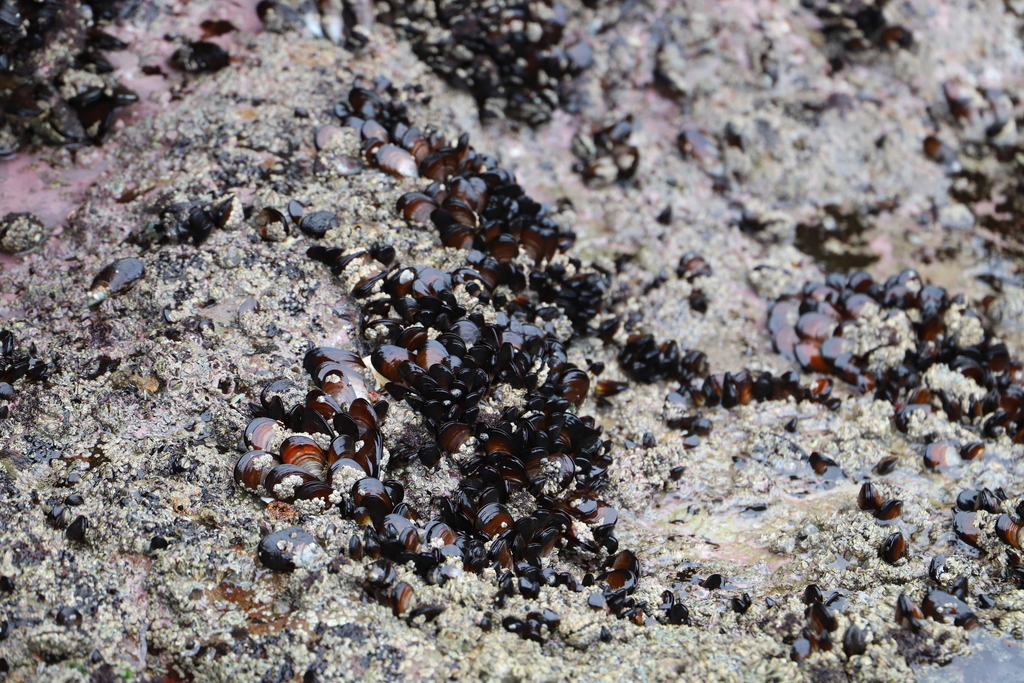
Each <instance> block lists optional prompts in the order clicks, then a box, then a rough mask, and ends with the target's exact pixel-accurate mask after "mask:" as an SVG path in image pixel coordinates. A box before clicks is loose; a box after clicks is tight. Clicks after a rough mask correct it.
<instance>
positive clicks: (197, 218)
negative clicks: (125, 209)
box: [135, 195, 242, 247]
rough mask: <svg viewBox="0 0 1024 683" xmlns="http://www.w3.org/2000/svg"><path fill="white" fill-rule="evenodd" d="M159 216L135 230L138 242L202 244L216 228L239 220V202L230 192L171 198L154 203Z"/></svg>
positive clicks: (148, 243)
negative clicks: (172, 200) (209, 198)
mask: <svg viewBox="0 0 1024 683" xmlns="http://www.w3.org/2000/svg"><path fill="white" fill-rule="evenodd" d="M153 211H154V212H158V214H159V220H158V221H154V222H153V223H152V224H151V225H150V226H148V227H147V228H146V229H144V230H143V231H142V232H141V233H139V234H138V235H137V236H136V237H135V240H136V241H137V242H139V243H140V244H142V245H150V244H154V243H157V244H178V243H182V242H191V243H192V244H193V245H194V246H197V247H198V246H199V245H201V244H203V243H204V242H205V241H206V240H207V239H208V238H209V237H210V235H211V234H212V233H213V231H214V230H215V229H217V228H223V227H225V226H228V225H230V224H234V223H238V222H239V221H241V220H242V206H241V203H240V202H239V201H238V199H236V198H235V197H234V196H233V195H229V196H228V197H226V198H223V199H220V200H218V201H216V202H212V203H211V202H204V201H189V202H175V203H172V204H169V205H164V206H160V207H156V208H154V209H153Z"/></svg>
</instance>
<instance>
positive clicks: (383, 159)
mask: <svg viewBox="0 0 1024 683" xmlns="http://www.w3.org/2000/svg"><path fill="white" fill-rule="evenodd" d="M374 154H375V159H376V160H377V164H378V165H379V166H380V167H381V168H382V169H383V170H385V171H387V172H388V173H390V174H391V175H393V176H397V177H399V178H418V177H419V175H420V174H419V170H418V169H417V167H416V159H415V157H413V155H411V154H409V152H406V151H405V150H404V149H402V148H401V147H399V146H397V145H391V144H387V145H381V146H380V147H378V148H377V150H376V152H374Z"/></svg>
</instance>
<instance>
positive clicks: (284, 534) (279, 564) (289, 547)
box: [256, 526, 319, 572]
mask: <svg viewBox="0 0 1024 683" xmlns="http://www.w3.org/2000/svg"><path fill="white" fill-rule="evenodd" d="M318 549H319V546H317V543H316V539H314V538H313V536H312V535H310V533H309V532H308V531H306V530H305V529H303V528H302V527H297V526H293V527H289V528H287V529H281V530H280V531H275V532H273V533H272V534H268V535H267V536H264V537H263V539H262V540H261V541H260V543H259V546H258V547H257V548H256V553H257V556H258V557H259V559H260V563H261V564H263V566H264V567H266V568H267V569H270V570H273V571H275V572H290V571H294V570H295V568H296V567H297V566H302V565H303V564H306V563H308V562H309V561H310V560H311V559H312V558H313V557H315V556H316V553H317V550H318Z"/></svg>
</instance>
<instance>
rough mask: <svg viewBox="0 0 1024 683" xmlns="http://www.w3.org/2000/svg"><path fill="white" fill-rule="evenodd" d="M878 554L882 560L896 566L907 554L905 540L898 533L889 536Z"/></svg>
mask: <svg viewBox="0 0 1024 683" xmlns="http://www.w3.org/2000/svg"><path fill="white" fill-rule="evenodd" d="M880 552H881V556H882V559H883V560H885V561H886V562H888V563H889V564H896V563H897V562H898V561H899V560H900V558H902V557H904V556H906V554H907V539H906V538H904V536H903V534H902V533H901V532H899V531H897V532H895V533H892V534H889V536H888V537H887V538H886V539H885V541H884V542H883V543H882V548H881V551H880Z"/></svg>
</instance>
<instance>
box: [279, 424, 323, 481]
mask: <svg viewBox="0 0 1024 683" xmlns="http://www.w3.org/2000/svg"><path fill="white" fill-rule="evenodd" d="M281 461H282V462H285V463H287V464H289V465H298V466H299V467H301V468H302V469H304V470H306V471H307V472H310V473H311V474H315V475H317V476H320V474H322V473H323V471H324V467H326V466H327V454H326V453H324V451H323V449H322V448H320V446H319V445H318V444H317V443H316V441H313V439H311V438H309V437H308V436H303V435H301V434H296V435H294V436H289V437H288V438H287V439H285V440H284V441H283V442H282V443H281Z"/></svg>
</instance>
